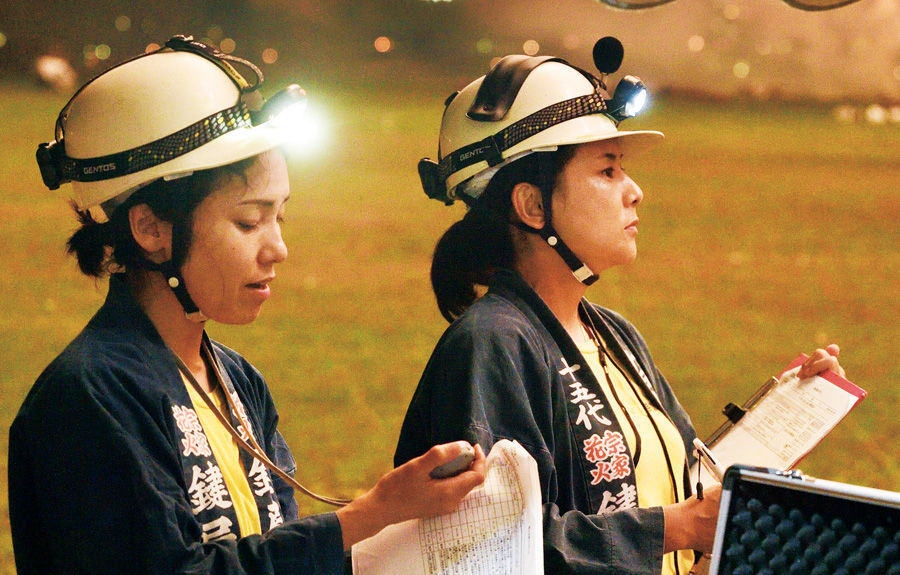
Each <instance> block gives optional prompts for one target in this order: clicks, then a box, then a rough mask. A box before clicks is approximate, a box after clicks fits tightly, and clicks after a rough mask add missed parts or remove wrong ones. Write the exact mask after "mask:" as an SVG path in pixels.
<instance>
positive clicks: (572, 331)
mask: <svg viewBox="0 0 900 575" xmlns="http://www.w3.org/2000/svg"><path fill="white" fill-rule="evenodd" d="M539 242H540V243H539V244H538V245H534V246H532V247H533V248H535V249H530V250H525V253H523V251H522V250H519V251H518V252H517V260H516V266H515V267H516V270H517V271H518V272H519V273H520V274H521V275H522V277H523V278H524V279H525V281H526V282H528V284H529V285H530V286H531V288H532V289H533V290H534V291H535V292H536V293H537V294H538V295H539V296H540V297H541V299H542V300H543V301H544V303H545V304H547V307H549V308H550V311H552V312H553V315H555V316H556V319H558V320H559V322H560V323H561V324H562V326H563V328H565V330H566V332H567V333H568V334H569V337H571V338H572V340H573V341H574V342H575V343H576V344H582V343H584V342H585V339H586V336H585V332H584V329H583V327H582V325H581V316H580V315H579V313H578V307H579V304H580V303H581V298H583V297H584V293H585V291H587V286H586V285H584V284H583V283H581V282H580V281H578V280H577V279H576V278H575V276H574V275H572V271H571V270H570V269H569V267H568V266H567V265H566V263H565V262H564V261H563V260H562V258H561V257H559V254H557V253H556V252H555V251H554V250H553V248H551V247H549V246H547V245H546V244H544V243H543V241H540V240H539Z"/></svg>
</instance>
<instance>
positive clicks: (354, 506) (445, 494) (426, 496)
mask: <svg viewBox="0 0 900 575" xmlns="http://www.w3.org/2000/svg"><path fill="white" fill-rule="evenodd" d="M467 445H468V443H467V442H465V441H457V442H454V443H445V444H443V445H435V446H434V447H432V448H431V449H429V450H428V452H426V453H425V454H424V455H421V456H419V457H416V458H415V459H411V460H410V461H407V462H406V463H404V464H403V465H401V466H400V467H398V468H396V469H394V470H392V471H390V472H388V473H387V474H385V475H384V476H383V477H382V478H381V479H379V480H378V483H376V484H375V487H373V488H372V489H370V490H369V491H367V492H366V493H364V494H363V495H362V496H360V497H358V498H357V499H354V500H353V501H352V502H351V503H350V504H348V505H347V506H346V507H342V508H341V509H338V511H337V516H338V519H339V520H340V522H341V531H342V532H343V537H344V549H350V547H351V546H352V545H353V544H354V543H357V542H359V541H362V540H363V539H366V538H368V537H371V536H373V535H375V534H376V533H378V532H379V531H381V530H382V529H384V528H385V527H387V526H388V525H391V524H393V523H400V522H401V521H406V520H407V519H414V518H417V517H431V516H434V515H442V514H444V513H450V512H451V511H453V510H454V509H456V507H457V506H458V505H459V502H460V501H461V500H462V498H463V497H465V496H466V494H467V493H469V491H471V490H472V489H474V488H475V487H477V486H479V485H481V484H482V483H483V482H484V475H485V470H486V468H485V457H484V451H483V450H482V449H481V446H480V445H476V446H475V460H474V461H473V462H472V464H471V465H470V466H469V469H467V470H466V471H463V472H462V473H460V474H459V475H456V476H454V477H449V478H447V479H433V478H431V476H429V473H431V470H432V469H434V468H435V467H437V466H438V465H442V464H444V463H447V462H448V461H451V460H452V459H453V458H454V457H456V456H457V455H459V454H460V453H461V452H462V451H463V449H465V447H466V446H467Z"/></svg>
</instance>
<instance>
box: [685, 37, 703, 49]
mask: <svg viewBox="0 0 900 575" xmlns="http://www.w3.org/2000/svg"><path fill="white" fill-rule="evenodd" d="M704 46H706V40H704V39H703V36H697V35H694V36H691V37H690V38H688V50H690V51H691V52H702V51H703V47H704Z"/></svg>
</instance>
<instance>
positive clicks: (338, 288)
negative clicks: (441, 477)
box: [0, 85, 900, 573]
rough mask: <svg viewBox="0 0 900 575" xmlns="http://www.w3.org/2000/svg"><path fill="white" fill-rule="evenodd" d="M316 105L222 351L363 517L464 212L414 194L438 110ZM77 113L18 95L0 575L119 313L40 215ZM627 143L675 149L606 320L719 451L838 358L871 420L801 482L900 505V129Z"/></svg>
mask: <svg viewBox="0 0 900 575" xmlns="http://www.w3.org/2000/svg"><path fill="white" fill-rule="evenodd" d="M449 88H453V86H450V87H449ZM446 91H447V92H449V91H450V90H449V89H448V90H446ZM363 93H364V94H366V98H362V99H361V98H351V97H350V95H349V94H363ZM312 97H313V106H314V107H316V108H319V109H322V110H323V111H325V112H326V113H327V115H328V117H329V121H330V126H331V131H330V135H329V139H328V145H327V147H326V148H325V149H324V150H322V151H321V152H320V153H319V155H318V156H316V157H314V158H305V159H304V158H295V159H294V160H292V162H291V166H292V175H293V179H292V182H293V197H292V199H291V201H290V205H289V211H288V216H287V221H286V223H285V236H286V241H287V243H288V246H289V249H290V256H289V258H288V261H287V262H286V263H285V264H282V265H281V266H280V268H279V269H278V279H277V280H276V282H275V284H273V289H274V294H275V295H274V297H273V298H272V299H271V300H270V302H269V303H267V305H266V306H265V307H264V309H263V313H262V315H261V317H260V318H259V319H258V320H257V321H256V322H255V323H254V324H252V325H250V326H238V327H235V326H222V325H216V324H214V325H210V326H209V332H210V333H211V335H212V336H213V337H214V338H217V339H219V340H220V341H222V342H223V343H225V344H226V345H229V346H231V347H233V348H235V349H237V350H238V351H240V352H241V353H243V354H244V355H245V356H246V357H247V358H248V359H249V360H250V361H251V362H253V363H254V364H255V365H256V366H257V367H258V368H259V369H260V370H261V371H262V373H263V374H264V375H265V376H266V377H267V379H268V381H269V384H270V386H271V388H272V392H273V394H274V396H275V399H276V402H277V404H278V406H279V409H280V412H281V415H282V423H281V429H282V432H283V433H284V435H285V436H286V438H287V440H288V442H289V444H290V445H291V446H292V448H293V450H294V454H295V456H296V458H297V461H298V464H299V470H298V473H297V478H298V479H299V480H300V481H301V482H302V483H304V484H305V485H306V486H308V487H310V488H312V489H313V490H315V491H318V492H320V493H324V494H328V495H333V496H352V495H354V494H357V493H359V492H360V491H361V490H363V489H364V488H368V487H370V486H371V485H372V484H374V482H375V481H376V480H377V478H378V477H379V476H380V475H381V474H382V473H384V472H385V471H387V470H388V469H389V468H390V466H391V457H392V454H393V449H394V445H395V441H396V437H397V433H398V431H399V427H400V422H401V420H402V417H403V414H404V412H405V409H406V405H407V403H408V401H409V398H410V397H411V395H412V392H413V389H414V388H415V385H416V382H417V380H418V377H419V374H420V372H421V370H422V368H423V367H424V365H425V362H426V361H427V359H428V355H429V353H430V352H431V349H432V347H433V345H434V343H435V342H436V340H437V338H438V337H439V336H440V334H441V332H442V331H443V329H444V327H445V322H444V321H443V319H442V318H441V317H440V315H439V313H438V312H437V308H436V306H435V305H434V301H433V297H432V295H431V292H430V288H429V284H428V269H429V265H430V256H431V251H432V249H433V246H434V242H435V241H436V239H437V237H438V236H439V235H440V233H442V232H443V230H444V229H446V228H447V227H448V226H449V225H450V224H451V223H452V222H453V221H455V220H456V219H458V218H459V217H461V216H462V211H461V209H459V208H457V207H454V208H447V207H444V206H442V205H441V204H440V203H438V202H434V201H429V200H427V198H426V197H425V195H424V193H422V191H421V188H420V187H419V184H418V178H417V176H416V170H415V164H416V162H417V161H418V159H419V158H420V157H422V156H426V155H430V156H434V154H435V152H436V146H437V126H438V122H439V118H440V113H441V106H442V101H443V93H440V94H438V93H434V92H433V91H428V90H422V91H421V93H416V92H412V93H410V92H405V93H396V94H392V93H383V92H379V91H378V90H366V89H365V87H357V86H354V87H352V88H350V89H348V90H347V91H346V92H345V93H343V94H342V93H338V92H337V91H335V92H334V93H331V94H328V93H313V94H312ZM64 102H65V98H64V97H62V96H60V95H55V94H50V93H47V92H43V91H39V90H36V89H33V88H23V87H22V86H12V85H0V109H2V110H3V119H2V122H0V146H2V149H3V150H4V154H3V155H2V157H0V246H2V256H3V267H4V270H3V272H4V273H2V274H0V295H2V297H0V390H2V394H3V398H4V399H3V402H2V405H0V452H2V457H0V466H2V469H0V573H14V572H15V569H14V564H13V556H12V548H11V543H10V537H9V522H8V510H7V497H6V449H7V439H8V428H9V424H10V423H11V421H12V418H13V417H14V415H15V412H16V411H17V409H18V407H19V405H20V403H21V401H22V399H23V398H24V396H25V394H26V393H27V391H28V389H29V387H30V386H31V384H32V382H33V380H34V379H35V377H36V376H37V375H38V374H39V373H40V371H41V369H42V368H43V367H44V366H45V365H46V364H47V363H48V362H49V361H50V360H51V359H52V358H53V357H54V356H55V355H56V354H57V353H59V351H60V350H61V349H62V348H63V347H64V346H65V344H66V343H67V342H68V341H69V340H71V338H72V337H74V336H75V335H76V334H77V333H78V331H79V330H80V328H81V327H82V326H83V325H84V323H85V322H86V321H87V320H88V319H89V318H90V316H91V315H92V314H93V312H94V311H95V310H96V308H97V307H98V306H99V305H100V303H101V302H102V300H103V297H104V296H105V291H106V290H105V282H99V283H95V282H93V281H92V280H89V279H86V278H84V277H83V276H80V275H79V274H78V272H77V271H76V266H75V263H74V260H73V259H72V258H68V257H67V256H66V255H65V253H64V248H63V246H64V243H65V240H66V239H67V238H68V236H69V235H70V234H71V232H72V231H73V230H74V229H75V220H74V217H73V215H72V213H71V211H70V210H69V209H68V207H67V205H66V203H65V201H64V198H65V193H66V191H65V190H62V191H56V192H48V191H46V189H45V188H44V187H43V185H42V184H41V182H40V178H39V175H38V171H37V168H36V166H35V163H34V149H35V148H36V145H37V143H39V142H43V141H47V140H48V139H50V138H51V137H52V135H53V134H52V128H53V122H54V119H55V117H56V114H57V113H58V111H59V108H60V107H61V106H62V105H63V104H64ZM629 123H630V124H632V125H631V126H629V127H653V128H658V129H661V130H662V131H664V132H665V133H666V136H667V138H666V141H665V144H663V145H662V146H661V147H660V148H659V149H658V150H657V151H655V152H652V153H649V154H647V155H645V156H643V157H641V158H639V159H629V160H628V161H627V163H626V168H627V169H628V170H629V171H630V173H631V175H632V176H633V177H634V178H635V180H636V181H637V182H638V183H639V184H640V185H641V187H642V188H643V190H644V194H645V198H644V203H643V204H642V206H641V207H640V209H639V214H640V217H641V233H640V236H639V239H638V246H639V256H638V260H637V262H636V263H634V264H633V265H630V266H628V267H625V268H618V269H613V270H610V271H608V272H605V273H604V274H603V275H601V279H600V280H599V281H598V282H597V283H596V284H595V285H594V286H593V287H591V288H590V290H589V292H588V297H589V298H590V299H592V300H593V301H595V302H598V303H600V304H602V305H605V306H608V307H612V308H614V309H616V310H618V311H619V312H621V313H622V314H623V315H625V316H626V317H627V318H628V319H629V320H631V321H632V322H633V323H634V324H635V325H636V326H637V327H638V329H639V330H641V332H642V333H643V335H644V336H645V338H646V339H647V341H648V343H649V345H650V349H651V351H652V352H653V354H654V358H655V359H656V361H657V363H658V365H659V366H660V368H661V369H662V370H663V372H664V374H665V375H666V376H667V378H668V379H669V381H670V382H671V383H672V385H673V387H674V388H675V391H676V393H677V394H678V396H679V398H680V399H681V402H682V403H683V405H684V406H685V408H686V409H687V410H688V412H689V413H690V414H691V415H692V417H693V420H694V423H695V426H696V427H697V430H698V432H699V434H700V435H701V436H704V435H706V434H708V433H710V432H711V431H712V430H713V429H714V428H715V427H716V426H718V424H719V423H720V422H721V421H722V416H721V415H720V414H719V412H720V410H721V408H722V406H724V405H725V404H726V403H728V402H729V401H735V402H740V401H743V400H744V399H745V398H746V397H747V396H748V395H749V393H750V392H751V391H752V390H753V389H755V388H756V387H757V386H759V385H760V384H761V383H762V382H763V381H764V380H765V379H766V378H768V377H769V376H770V375H774V374H775V373H777V372H779V371H780V370H781V369H782V368H783V367H784V366H785V365H787V363H788V362H789V361H790V360H791V359H793V358H794V357H795V356H796V355H797V354H798V353H799V352H801V351H810V350H812V349H813V348H815V347H816V346H821V345H824V344H826V343H830V342H836V343H839V344H840V345H841V346H842V349H843V353H842V356H841V359H842V364H843V365H844V367H845V368H846V370H847V374H848V377H849V378H850V379H851V380H853V381H854V382H856V383H857V384H859V385H860V386H862V387H863V388H865V389H867V390H868V391H869V397H868V398H867V399H866V400H865V401H864V402H863V403H862V404H861V405H860V406H859V407H858V408H857V409H856V410H855V411H854V412H853V413H851V414H850V416H849V417H848V418H847V420H845V421H844V422H843V423H842V424H841V425H840V426H839V427H838V428H837V429H836V430H835V431H834V432H833V433H832V434H831V435H830V436H829V437H828V438H827V439H826V440H825V441H824V442H823V443H822V444H821V445H820V446H819V447H818V449H817V450H816V451H815V452H814V453H813V454H812V455H810V456H809V457H808V458H807V459H806V460H805V461H804V462H803V463H802V465H801V468H802V469H803V470H804V471H805V472H806V473H809V474H812V475H816V476H820V477H823V478H827V479H832V480H836V481H844V482H849V483H856V484H862V485H867V486H872V487H879V488H883V489H891V490H897V489H900V464H898V456H897V446H898V439H897V438H898V436H900V423H898V418H897V416H896V414H895V409H896V405H897V403H898V399H900V386H898V383H900V367H898V359H897V356H898V353H897V352H898V341H900V328H898V321H897V320H898V317H900V297H898V296H900V292H898V288H900V234H898V232H897V222H898V221H900V128H898V126H897V125H896V124H894V125H883V126H872V125H867V124H862V123H858V124H840V123H838V122H836V121H835V120H834V119H833V118H832V116H831V109H830V107H828V106H812V105H810V106H801V105H795V104H776V103H749V102H731V103H722V102H719V103H712V102H692V101H686V100H680V99H676V98H669V99H665V98H661V99H659V100H658V101H657V102H656V103H655V106H654V108H653V109H652V111H651V113H650V114H648V115H647V116H646V117H645V118H641V119H640V120H639V121H633V122H629ZM300 504H301V509H302V510H303V512H306V513H312V512H318V511H323V510H326V509H327V508H326V507H324V506H322V505H319V504H314V503H311V502H309V501H307V500H306V499H301V500H300ZM98 552H100V550H98Z"/></svg>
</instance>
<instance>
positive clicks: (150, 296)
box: [132, 272, 206, 381]
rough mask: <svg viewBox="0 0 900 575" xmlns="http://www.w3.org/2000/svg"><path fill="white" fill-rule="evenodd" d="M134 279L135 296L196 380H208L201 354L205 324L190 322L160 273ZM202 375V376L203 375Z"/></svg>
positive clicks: (149, 273) (144, 273) (145, 274)
mask: <svg viewBox="0 0 900 575" xmlns="http://www.w3.org/2000/svg"><path fill="white" fill-rule="evenodd" d="M140 274H141V275H140V276H139V277H137V278H135V279H136V280H137V281H133V282H132V286H133V288H132V289H133V290H134V293H135V298H136V299H137V302H138V305H139V306H140V307H141V309H142V310H143V312H144V313H145V314H147V317H148V318H150V321H151V322H152V323H153V326H154V327H155V328H156V331H157V332H159V335H160V337H162V339H163V341H164V342H165V343H166V345H167V346H169V348H170V349H171V350H172V351H173V352H174V353H175V354H176V355H177V356H178V357H179V358H181V361H183V362H184V363H185V365H187V366H188V368H189V369H190V370H191V372H192V373H193V374H194V375H195V376H197V379H199V380H201V381H203V380H205V379H206V378H205V374H206V367H205V363H204V361H203V356H202V355H201V353H200V348H201V344H202V342H203V328H204V324H203V323H198V322H195V321H191V320H189V319H188V318H187V316H186V315H185V313H184V308H182V307H181V304H180V303H179V302H178V299H177V298H176V297H175V294H174V293H172V289H171V288H170V287H169V286H168V284H167V283H166V281H165V278H163V276H162V274H160V273H159V272H140ZM201 375H202V376H203V377H202V378H201V377H200V376H201Z"/></svg>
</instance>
